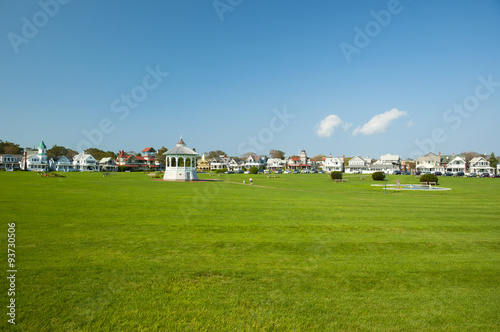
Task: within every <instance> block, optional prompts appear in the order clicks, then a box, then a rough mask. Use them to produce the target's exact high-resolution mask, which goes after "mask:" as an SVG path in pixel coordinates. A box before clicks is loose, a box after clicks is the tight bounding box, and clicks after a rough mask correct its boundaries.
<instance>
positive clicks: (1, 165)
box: [0, 154, 22, 171]
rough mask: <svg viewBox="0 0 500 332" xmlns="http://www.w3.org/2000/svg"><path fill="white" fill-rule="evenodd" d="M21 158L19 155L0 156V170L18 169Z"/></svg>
mask: <svg viewBox="0 0 500 332" xmlns="http://www.w3.org/2000/svg"><path fill="white" fill-rule="evenodd" d="M21 158H22V157H21V155H14V154H0V169H5V170H6V171H13V170H15V169H19V168H20V167H19V162H20V161H21Z"/></svg>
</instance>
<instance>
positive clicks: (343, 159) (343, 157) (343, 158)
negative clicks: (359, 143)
mask: <svg viewBox="0 0 500 332" xmlns="http://www.w3.org/2000/svg"><path fill="white" fill-rule="evenodd" d="M342 161H343V162H344V163H345V155H343V156H342Z"/></svg>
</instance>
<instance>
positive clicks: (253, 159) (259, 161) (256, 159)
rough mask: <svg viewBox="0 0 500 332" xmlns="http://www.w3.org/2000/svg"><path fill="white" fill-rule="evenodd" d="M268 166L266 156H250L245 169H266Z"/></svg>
mask: <svg viewBox="0 0 500 332" xmlns="http://www.w3.org/2000/svg"><path fill="white" fill-rule="evenodd" d="M266 165H267V157H266V156H248V158H247V159H246V160H245V167H246V168H247V169H249V168H250V167H252V166H255V167H257V168H258V169H264V168H265V167H266Z"/></svg>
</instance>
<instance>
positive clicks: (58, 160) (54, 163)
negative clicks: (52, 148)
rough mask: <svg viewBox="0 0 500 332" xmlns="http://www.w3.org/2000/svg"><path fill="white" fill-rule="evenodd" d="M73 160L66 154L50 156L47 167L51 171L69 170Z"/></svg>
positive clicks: (71, 167) (71, 168)
mask: <svg viewBox="0 0 500 332" xmlns="http://www.w3.org/2000/svg"><path fill="white" fill-rule="evenodd" d="M73 167H74V165H73V162H72V161H71V160H70V159H69V158H68V157H66V156H58V157H53V158H50V160H49V168H50V170H51V171H57V172H69V171H72V170H73Z"/></svg>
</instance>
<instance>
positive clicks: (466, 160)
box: [461, 151, 479, 165]
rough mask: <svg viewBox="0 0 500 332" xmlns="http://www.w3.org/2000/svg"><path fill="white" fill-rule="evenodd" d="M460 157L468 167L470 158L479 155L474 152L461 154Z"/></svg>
mask: <svg viewBox="0 0 500 332" xmlns="http://www.w3.org/2000/svg"><path fill="white" fill-rule="evenodd" d="M461 155H463V156H464V157H465V163H466V164H467V165H468V164H469V161H471V160H472V158H475V157H478V156H479V153H477V152H476V151H469V152H462V153H461Z"/></svg>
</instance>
